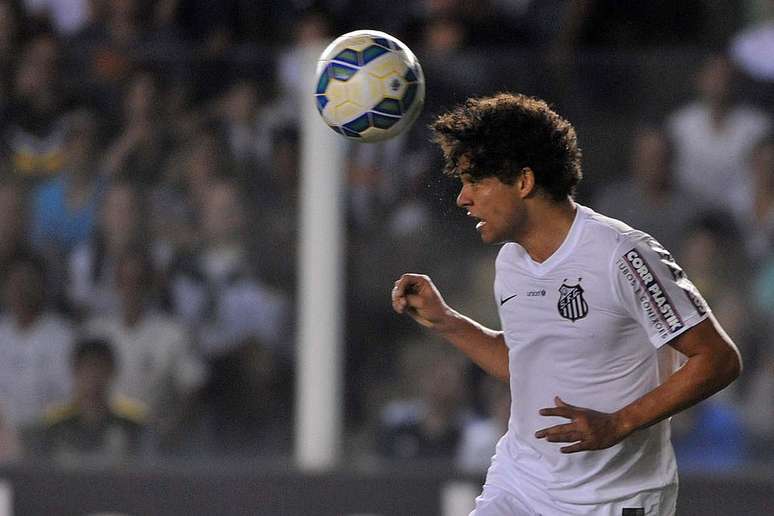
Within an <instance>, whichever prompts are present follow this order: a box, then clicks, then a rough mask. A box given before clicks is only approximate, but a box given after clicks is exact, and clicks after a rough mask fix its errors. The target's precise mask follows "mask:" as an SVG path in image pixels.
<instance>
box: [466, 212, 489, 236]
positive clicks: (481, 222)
mask: <svg viewBox="0 0 774 516" xmlns="http://www.w3.org/2000/svg"><path fill="white" fill-rule="evenodd" d="M468 217H470V218H472V219H475V220H477V221H478V222H476V231H481V228H483V227H484V226H486V221H485V220H484V219H482V218H480V217H476V216H475V215H473V214H472V213H470V212H468Z"/></svg>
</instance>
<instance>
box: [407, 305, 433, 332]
mask: <svg viewBox="0 0 774 516" xmlns="http://www.w3.org/2000/svg"><path fill="white" fill-rule="evenodd" d="M406 313H407V314H409V315H410V316H411V318H412V319H414V320H415V321H416V322H418V323H419V324H421V325H422V326H425V327H427V328H432V327H433V323H432V322H430V321H428V320H427V319H425V318H424V317H422V316H420V315H419V314H418V313H417V311H416V309H415V308H412V307H409V309H408V310H406Z"/></svg>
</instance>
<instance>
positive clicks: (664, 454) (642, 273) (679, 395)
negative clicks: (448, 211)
mask: <svg viewBox="0 0 774 516" xmlns="http://www.w3.org/2000/svg"><path fill="white" fill-rule="evenodd" d="M432 129H433V131H434V134H435V139H436V142H437V143H438V144H439V145H440V147H441V149H442V151H443V154H444V158H445V162H446V173H447V174H449V175H451V176H453V177H457V178H459V180H460V181H461V184H462V186H461V190H460V193H459V195H458V197H457V204H458V205H459V206H460V207H461V208H462V209H464V210H466V211H467V213H468V215H469V216H470V217H471V218H472V219H473V220H474V221H475V222H476V230H477V231H478V233H479V234H480V237H481V240H482V241H483V242H484V243H487V244H497V243H504V245H503V246H502V247H501V250H500V252H499V255H498V257H497V261H496V278H495V282H494V295H495V299H496V303H497V305H498V310H499V315H500V321H501V324H502V330H501V331H495V330H492V329H489V328H486V327H484V326H482V325H481V324H479V323H477V322H475V321H473V320H471V319H470V318H468V317H465V316H464V315H462V314H460V313H458V312H456V311H455V310H453V309H452V308H451V307H449V306H448V305H447V304H446V302H445V301H444V299H443V297H442V296H441V294H440V293H439V291H438V289H437V288H436V287H435V285H434V284H433V282H432V281H431V279H430V278H428V277H427V276H424V275H420V274H404V275H403V276H401V277H400V278H399V279H398V281H396V282H395V286H394V288H393V290H392V305H393V308H394V309H395V310H396V311H397V312H398V313H407V314H408V315H410V316H411V317H413V318H414V319H415V320H417V321H418V322H419V323H421V324H422V325H424V326H427V327H429V328H431V329H432V330H434V331H436V332H438V334H440V335H441V336H443V337H444V338H445V339H447V340H448V341H450V342H451V343H452V344H453V345H454V346H456V347H457V348H458V349H460V350H461V351H463V352H464V353H465V354H466V355H468V357H470V358H471V359H472V360H473V361H474V362H475V363H476V364H478V365H479V366H480V367H482V368H483V369H484V370H485V371H487V372H488V373H489V374H491V375H493V376H495V377H497V378H499V379H501V380H502V381H504V382H510V387H511V397H512V403H511V416H510V421H509V424H508V430H507V432H506V433H505V435H504V436H503V438H502V439H501V440H500V441H499V443H498V445H497V449H496V453H495V456H494V457H493V458H492V463H491V466H490V468H489V470H488V472H487V478H486V482H485V484H484V487H483V491H482V493H481V495H480V496H479V497H478V498H477V499H476V505H475V509H474V511H473V512H472V513H471V514H472V515H475V516H506V515H508V516H513V515H537V514H542V515H551V516H553V515H560V514H568V515H569V514H584V515H592V514H593V515H606V516H608V515H609V516H612V515H616V516H621V515H623V516H626V515H653V516H656V515H658V516H665V515H672V514H674V512H675V506H676V500H677V469H676V465H675V458H674V452H673V450H672V446H671V443H670V434H669V423H668V418H669V417H670V416H672V415H673V414H675V413H677V412H679V411H681V410H683V409H685V408H687V407H690V406H691V405H693V404H695V403H697V402H699V401H701V400H703V399H705V398H707V397H708V396H711V395H712V394H714V393H716V392H718V391H719V390H721V389H723V388H724V387H725V386H727V385H728V384H729V383H731V382H732V381H733V380H734V379H735V378H736V377H737V376H738V375H739V373H740V370H741V358H740V356H739V352H738V350H737V348H736V346H735V345H734V343H733V342H732V341H731V339H730V338H729V337H728V336H727V335H726V333H725V332H724V331H723V329H722V328H721V327H720V325H719V324H718V322H717V321H716V320H715V318H714V317H713V315H712V313H711V312H710V310H709V308H708V307H707V305H706V303H705V301H704V300H703V298H702V297H701V295H700V294H699V292H698V291H697V290H696V288H695V287H694V285H693V284H692V283H691V282H690V281H689V280H688V278H687V277H686V275H685V274H684V273H683V271H682V269H681V268H680V267H679V266H678V265H677V263H675V260H674V259H673V258H672V256H671V255H670V254H669V252H668V251H667V250H666V249H664V248H663V247H662V246H661V245H660V244H659V243H658V242H657V241H656V240H654V239H653V238H652V237H650V236H649V235H647V234H645V233H643V232H641V231H638V230H636V229H632V228H631V227H629V226H627V225H626V224H624V223H622V222H619V221H617V220H614V219H611V218H608V217H605V216H603V215H601V214H599V213H596V212H594V211H593V210H592V209H590V208H588V207H585V206H582V205H580V204H578V203H576V202H575V201H574V200H573V193H574V189H575V187H576V185H577V184H578V182H579V181H580V179H581V169H580V150H579V148H578V146H577V141H576V135H575V130H574V129H573V127H572V125H571V124H570V123H569V122H567V121H566V120H564V119H563V118H562V117H560V116H559V115H558V114H557V113H555V112H554V111H552V110H551V109H550V108H549V106H548V105H547V104H546V103H545V102H544V101H542V100H538V99H534V98H530V97H526V96H523V95H515V94H508V93H502V94H498V95H495V96H493V97H486V98H475V99H470V100H468V101H467V102H465V103H464V104H463V105H461V106H459V107H457V108H455V109H454V110H453V111H451V112H449V113H446V114H443V115H441V116H440V117H438V118H437V119H436V120H435V122H434V123H433V125H432ZM674 350H676V351H677V352H679V353H676V352H674ZM670 352H672V353H673V354H674V356H675V357H681V358H682V359H683V360H684V364H683V365H682V367H680V368H679V369H677V368H674V367H667V363H668V362H669V360H665V359H667V358H669V354H670Z"/></svg>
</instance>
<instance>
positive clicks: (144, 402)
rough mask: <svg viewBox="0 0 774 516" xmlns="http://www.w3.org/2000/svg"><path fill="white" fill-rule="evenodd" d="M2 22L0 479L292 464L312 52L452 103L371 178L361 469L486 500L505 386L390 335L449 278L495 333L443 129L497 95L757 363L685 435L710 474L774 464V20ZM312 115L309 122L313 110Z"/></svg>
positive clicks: (76, 16)
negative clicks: (417, 283)
mask: <svg viewBox="0 0 774 516" xmlns="http://www.w3.org/2000/svg"><path fill="white" fill-rule="evenodd" d="M626 4H627V5H626V7H625V8H624V7H621V5H622V3H620V2H615V1H612V0H582V1H569V0H540V1H538V0H507V1H506V0H478V1H472V0H402V1H401V0H399V1H393V2H377V1H354V0H329V1H318V2H312V1H303V0H296V1H290V2H274V1H266V0H252V1H243V0H224V1H221V2H208V1H203V0H0V271H1V272H0V283H1V284H2V297H1V298H0V462H1V461H13V460H30V461H43V460H54V461H60V462H64V463H68V464H72V463H82V462H90V463H94V462H96V463H100V464H114V463H123V462H125V461H129V460H158V459H163V458H172V457H177V458H184V459H198V458H206V459H208V460H211V459H213V458H225V459H228V458H239V459H243V458H257V457H269V458H278V457H279V458H281V457H288V456H289V455H290V453H292V439H293V435H292V433H293V425H292V417H293V410H292V406H293V375H294V353H295V331H294V328H295V326H294V314H295V310H294V306H295V302H296V299H297V296H298V295H300V294H297V292H296V278H295V251H296V245H297V242H296V239H297V234H298V228H297V222H296V219H297V213H296V198H297V191H298V181H299V175H300V171H299V169H298V163H299V159H298V157H299V153H300V149H301V147H300V142H299V134H300V129H299V120H298V105H299V103H300V102H306V101H311V98H312V97H311V89H310V85H308V84H304V83H303V82H302V77H303V76H304V73H303V70H302V68H301V66H302V65H301V57H300V56H301V51H302V50H303V48H304V47H306V46H307V45H322V44H325V43H327V42H328V41H330V40H331V39H332V38H333V37H334V36H336V35H338V34H340V33H343V32H347V31H349V30H355V29H359V28H366V27H367V28H373V29H379V30H385V31H387V32H390V33H392V34H394V35H396V36H398V37H400V38H401V39H402V40H404V41H405V42H406V43H408V44H409V46H411V47H412V49H413V50H414V51H415V53H416V54H417V55H418V57H419V60H420V62H421V63H422V65H423V67H424V70H425V75H426V78H427V88H428V91H427V102H426V106H425V109H424V112H423V115H422V117H421V118H420V120H419V121H418V122H417V123H416V124H415V125H414V126H413V128H412V129H411V130H410V131H408V132H407V133H405V134H403V135H401V136H399V137H397V138H395V139H392V140H389V141H387V142H384V143H381V144H373V145H361V144H352V145H350V146H349V147H348V150H347V164H346V170H345V171H343V172H344V177H345V179H346V183H347V185H346V201H347V204H346V208H347V230H348V232H347V251H346V260H347V263H346V265H345V267H346V277H347V282H346V287H345V288H346V290H347V292H346V298H347V300H348V301H347V306H346V307H344V316H345V319H346V342H345V346H344V348H345V352H346V353H345V362H346V363H345V372H346V381H345V403H346V411H345V413H346V429H345V431H346V434H347V443H348V446H346V453H347V454H348V455H349V456H350V457H349V458H351V459H352V460H353V461H355V462H356V463H358V462H359V463H364V464H373V463H375V462H376V463H379V462H380V461H391V460H409V459H413V460H422V461H453V462H454V463H455V464H456V465H457V466H458V467H459V468H460V469H461V470H464V471H467V472H473V473H480V472H481V471H483V470H484V468H486V466H487V465H488V463H489V458H490V456H491V455H492V453H493V450H494V444H495V443H496V441H497V439H498V438H499V436H500V435H502V433H503V432H504V430H505V427H506V425H507V418H508V403H509V398H508V396H509V394H508V389H507V386H505V385H501V384H498V383H496V382H494V381H492V380H490V379H488V378H486V377H484V376H483V374H482V373H481V372H480V371H479V370H477V369H475V368H474V367H472V366H471V365H470V364H469V363H468V362H467V361H465V360H464V359H462V357H460V356H458V355H457V354H455V353H450V352H449V350H448V347H446V346H445V345H443V344H442V343H439V342H437V341H435V340H434V339H433V338H430V337H428V335H427V334H425V333H423V332H421V331H420V330H418V329H417V328H416V327H415V326H414V325H413V324H411V323H410V322H409V321H407V320H405V318H400V317H397V316H395V315H394V314H393V313H392V311H391V309H390V305H389V287H390V286H391V284H392V281H393V280H394V279H395V278H396V277H397V276H398V275H399V274H400V273H402V272H406V271H409V270H416V271H422V272H427V273H429V274H431V275H432V276H433V277H434V278H435V279H436V282H437V283H438V284H439V286H440V287H441V288H442V290H443V291H444V292H445V294H446V296H447V300H448V301H449V302H450V304H452V305H453V306H455V307H456V308H458V309H460V310H461V311H463V312H465V313H467V314H470V315H472V316H474V317H475V318H477V319H479V320H481V321H482V322H485V323H488V324H490V325H492V326H495V327H496V326H497V324H498V323H497V320H496V308H495V305H494V302H493V301H494V300H493V296H492V293H491V284H492V279H493V262H494V254H495V253H496V251H497V250H496V249H492V248H485V247H483V246H482V245H481V244H480V243H479V242H478V240H477V236H476V234H475V231H473V230H472V228H471V227H469V223H468V222H467V221H466V220H465V218H464V217H463V214H462V213H461V212H459V210H457V209H456V208H455V207H454V195H455V191H456V188H457V185H456V184H454V183H453V182H452V181H449V180H447V179H445V178H443V177H442V176H441V173H440V170H441V163H440V155H439V153H438V151H437V150H436V149H435V148H434V147H433V145H432V144H431V143H430V142H429V134H428V132H427V129H426V127H427V122H428V120H430V119H431V118H432V117H433V116H434V115H436V114H437V113H438V112H439V111H440V110H442V109H446V108H449V107H451V106H452V105H453V104H454V103H455V102H458V101H460V100H462V99H464V98H465V97H467V96H469V95H473V94H488V93H493V92H495V91H498V90H517V91H522V92H524V93H527V94H531V95H537V96H541V97H543V98H546V99H547V100H548V101H549V102H550V103H551V104H552V105H554V106H555V107H556V109H557V110H558V111H559V112H560V113H562V114H564V115H565V116H567V117H568V118H569V119H570V120H571V121H572V122H573V123H574V124H575V125H576V127H577V129H578V132H579V138H580V142H581V146H582V147H583V149H584V157H585V174H586V180H585V183H584V185H583V187H582V188H581V189H580V191H579V195H578V200H579V201H580V202H581V203H583V204H588V205H590V206H591V207H592V208H594V209H596V210H598V211H600V212H603V213H605V214H607V215H610V216H613V217H616V218H620V219H622V220H624V221H625V222H627V223H630V224H631V225H633V226H635V227H637V228H639V229H642V230H645V231H647V232H649V233H651V234H652V235H653V236H655V237H656V238H657V239H658V240H660V241H661V242H662V243H663V244H664V245H665V246H666V247H667V248H668V249H670V251H671V252H672V253H673V254H674V255H675V256H676V257H677V260H678V262H679V263H680V264H681V265H682V267H683V268H684V269H685V271H686V272H687V275H688V276H689V278H691V279H692V280H693V282H694V283H695V284H696V285H697V286H698V287H699V289H700V290H701V291H702V293H703V294H704V296H705V297H706V298H707V300H708V301H709V304H710V306H711V307H712V308H713V310H714V312H715V314H716V315H717V317H718V319H720V321H721V323H722V324H723V325H724V327H725V328H726V329H727V330H728V332H729V333H730V334H731V336H732V337H733V338H734V340H735V341H736V342H737V344H738V345H739V346H740V348H741V350H742V354H743V357H744V359H745V371H744V374H743V377H742V378H741V380H740V381H739V382H737V383H736V384H735V385H734V386H733V387H732V388H730V389H728V390H726V391H724V392H722V393H720V394H719V395H717V396H715V397H713V398H712V399H710V400H707V401H705V402H703V403H702V404H700V405H698V406H697V407H695V408H694V409H692V410H690V411H688V412H686V413H684V414H681V415H679V416H678V417H676V418H674V420H673V437H674V441H675V446H676V448H677V451H678V457H679V460H680V461H681V462H682V463H683V465H687V466H689V467H690V466H691V465H694V466H696V467H705V466H710V467H718V468H721V467H728V466H731V467H734V466H738V465H741V464H747V463H749V462H751V461H774V402H772V400H774V343H772V341H771V338H770V334H771V332H772V330H773V329H774V327H773V326H774V324H773V323H774V66H772V63H774V61H772V59H771V56H772V55H774V1H772V0H737V1H730V2H729V1H713V0H703V1H702V0H691V1H684V2H671V1H667V0H663V1H652V2H630V3H626ZM307 97H308V98H307Z"/></svg>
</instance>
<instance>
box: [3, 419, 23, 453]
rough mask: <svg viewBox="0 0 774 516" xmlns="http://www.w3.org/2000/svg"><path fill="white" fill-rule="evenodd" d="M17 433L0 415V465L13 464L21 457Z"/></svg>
mask: <svg viewBox="0 0 774 516" xmlns="http://www.w3.org/2000/svg"><path fill="white" fill-rule="evenodd" d="M21 451H22V448H21V443H20V440H19V433H18V432H17V430H16V429H15V428H14V427H12V426H10V425H9V424H8V423H7V422H6V421H5V418H4V416H3V415H2V414H0V464H5V463H8V462H13V461H15V460H17V459H18V458H19V457H21Z"/></svg>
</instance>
